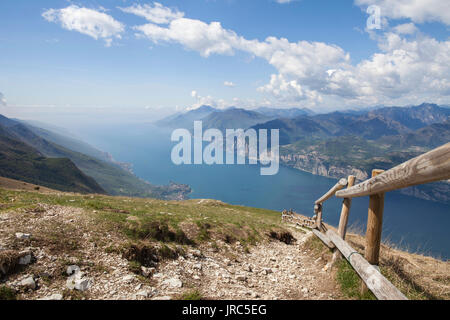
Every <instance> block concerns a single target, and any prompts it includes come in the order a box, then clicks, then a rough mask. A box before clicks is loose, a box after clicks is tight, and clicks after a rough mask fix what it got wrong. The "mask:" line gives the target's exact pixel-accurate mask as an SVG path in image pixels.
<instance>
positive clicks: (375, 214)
mask: <svg viewBox="0 0 450 320" xmlns="http://www.w3.org/2000/svg"><path fill="white" fill-rule="evenodd" d="M383 172H384V170H373V171H372V178H373V177H376V176H377V175H379V174H381V173H383ZM383 210H384V193H378V194H374V195H371V196H370V199H369V212H368V217H367V231H366V248H365V253H364V257H365V258H366V260H367V261H368V262H369V263H370V264H371V265H378V264H379V262H380V246H381V232H382V229H383ZM367 290H368V288H367V286H366V284H365V283H364V282H362V286H361V293H362V294H364V293H366V292H367Z"/></svg>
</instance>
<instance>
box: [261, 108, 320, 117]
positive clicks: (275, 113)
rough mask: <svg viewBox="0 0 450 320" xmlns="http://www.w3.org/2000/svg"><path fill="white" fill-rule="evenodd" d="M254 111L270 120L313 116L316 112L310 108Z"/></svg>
mask: <svg viewBox="0 0 450 320" xmlns="http://www.w3.org/2000/svg"><path fill="white" fill-rule="evenodd" d="M253 111H256V112H258V113H261V114H263V115H265V116H267V117H270V118H295V117H299V116H312V115H314V114H315V113H314V111H312V110H309V109H308V108H302V109H300V108H290V109H279V108H268V107H260V108H257V109H254V110H253Z"/></svg>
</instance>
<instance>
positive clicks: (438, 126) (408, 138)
mask: <svg viewBox="0 0 450 320" xmlns="http://www.w3.org/2000/svg"><path fill="white" fill-rule="evenodd" d="M378 141H379V142H380V143H382V144H388V145H390V146H391V148H395V149H406V148H409V149H411V148H416V149H420V148H422V149H423V148H424V149H426V150H428V149H433V148H437V147H439V146H441V145H443V144H445V143H447V142H449V141H450V120H446V121H444V122H443V123H433V124H431V125H429V126H426V127H424V128H421V129H418V130H416V131H414V132H410V133H406V134H402V135H398V136H387V137H383V138H380V139H379V140H378Z"/></svg>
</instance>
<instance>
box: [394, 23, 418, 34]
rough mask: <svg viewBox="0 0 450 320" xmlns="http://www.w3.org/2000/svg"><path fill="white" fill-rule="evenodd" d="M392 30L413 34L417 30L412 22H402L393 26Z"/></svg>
mask: <svg viewBox="0 0 450 320" xmlns="http://www.w3.org/2000/svg"><path fill="white" fill-rule="evenodd" d="M393 31H394V32H395V33H398V34H414V33H416V32H417V31H419V30H418V29H417V27H416V26H415V25H414V23H404V24H399V25H397V26H395V27H394V28H393Z"/></svg>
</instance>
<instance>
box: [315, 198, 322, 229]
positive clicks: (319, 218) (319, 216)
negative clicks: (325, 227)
mask: <svg viewBox="0 0 450 320" xmlns="http://www.w3.org/2000/svg"><path fill="white" fill-rule="evenodd" d="M314 211H315V213H316V228H317V229H319V231H320V230H322V204H316V205H315V206H314Z"/></svg>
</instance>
